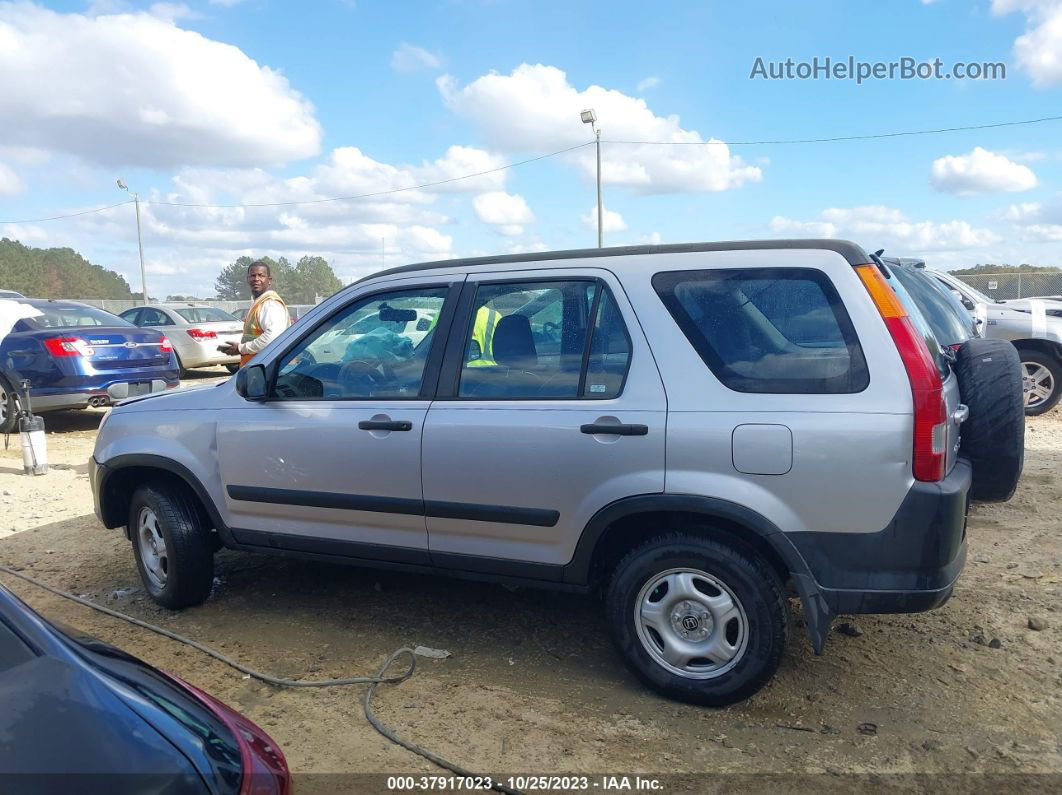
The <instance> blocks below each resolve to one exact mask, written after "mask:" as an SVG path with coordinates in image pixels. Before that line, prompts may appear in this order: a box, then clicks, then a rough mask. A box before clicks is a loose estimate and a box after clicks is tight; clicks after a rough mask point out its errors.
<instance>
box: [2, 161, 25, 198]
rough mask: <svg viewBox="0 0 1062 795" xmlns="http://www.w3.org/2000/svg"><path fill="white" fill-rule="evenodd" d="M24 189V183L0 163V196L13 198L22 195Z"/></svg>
mask: <svg viewBox="0 0 1062 795" xmlns="http://www.w3.org/2000/svg"><path fill="white" fill-rule="evenodd" d="M25 189H26V183H25V182H23V181H22V178H21V177H20V176H19V175H18V174H16V173H15V172H14V171H12V170H11V168H10V167H9V166H7V165H5V164H4V163H0V196H13V195H15V194H16V193H22V191H24V190H25Z"/></svg>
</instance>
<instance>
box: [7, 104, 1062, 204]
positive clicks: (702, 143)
mask: <svg viewBox="0 0 1062 795" xmlns="http://www.w3.org/2000/svg"><path fill="white" fill-rule="evenodd" d="M1052 121H1062V116H1045V117H1043V118H1040V119H1023V120H1021V121H1003V122H995V123H992V124H973V125H967V126H962V127H939V128H935V129H930V130H902V131H898V132H887V133H870V134H866V135H841V136H835V137H832V138H783V139H773V140H761V141H623V140H611V139H606V140H603V141H602V143H608V144H621V145H637V146H768V145H772V146H773V145H784V144H818V143H836V142H839V141H866V140H873V139H882V138H899V137H903V136H913V135H937V134H940V133H949V132H963V131H970V130H989V129H994V128H998V127H1018V126H1023V125H1028V124H1042V123H1044V122H1052ZM594 143H595V141H586V142H585V143H581V144H576V145H575V146H569V147H568V148H567V149H559V150H557V151H556V152H549V153H548V154H544V155H538V156H537V157H529V158H527V159H526V160H518V161H516V162H515V163H507V164H506V165H504V166H498V167H497V168H490V169H487V170H485V171H477V172H475V173H473V174H464V175H462V176H459V177H449V178H447V179H440V180H436V181H434V182H423V183H421V184H419V185H409V186H406V187H404V188H390V189H388V190H381V191H374V192H371V193H359V194H355V195H352V196H331V197H328V198H324V199H303V200H301V201H286V202H257V203H250V204H198V203H195V202H165V201H156V200H150V199H142V200H141V201H143V203H144V204H156V205H160V206H165V207H201V208H204V209H238V208H241V207H248V208H254V207H296V206H299V205H310V204H326V203H329V202H341V201H355V200H357V199H371V198H374V197H377V196H389V195H392V194H395V193H404V192H406V191H411V190H423V189H424V188H434V187H438V186H440V185H448V184H450V183H453V182H460V181H462V180H466V179H474V178H476V177H483V176H486V175H488V174H496V173H498V172H500V171H506V170H508V169H510V168H516V167H517V166H523V165H527V164H528V163H535V162H537V161H539V160H545V159H547V158H551V157H557V156H558V155H563V154H567V153H568V152H574V151H575V150H576V149H582V148H583V147H586V146H591V145H593V144H594ZM130 203H131V201H130V200H126V201H122V202H118V203H116V204H109V205H107V206H105V207H94V208H92V209H89V210H81V211H80V212H76V213H67V214H65V215H53V216H50V217H48V218H27V219H24V220H19V221H0V224H36V223H43V222H45V221H59V220H62V219H64V218H76V217H77V216H80V215H89V214H91V213H99V212H103V211H105V210H111V209H114V208H115V207H121V206H122V205H124V204H130Z"/></svg>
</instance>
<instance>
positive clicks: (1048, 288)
mask: <svg viewBox="0 0 1062 795" xmlns="http://www.w3.org/2000/svg"><path fill="white" fill-rule="evenodd" d="M955 278H957V279H961V280H962V281H964V282H966V283H967V284H968V285H970V286H971V287H973V288H974V289H976V290H980V291H981V292H982V293H984V294H985V295H987V296H988V297H989V298H997V299H999V300H1001V301H1005V300H1007V299H1008V298H1033V297H1036V296H1045V295H1062V271H1051V272H1048V273H978V274H976V275H968V276H960V275H959V274H955Z"/></svg>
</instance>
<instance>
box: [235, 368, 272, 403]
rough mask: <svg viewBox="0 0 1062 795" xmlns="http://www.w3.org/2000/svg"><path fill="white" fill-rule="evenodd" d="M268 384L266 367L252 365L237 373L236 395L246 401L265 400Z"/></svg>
mask: <svg viewBox="0 0 1062 795" xmlns="http://www.w3.org/2000/svg"><path fill="white" fill-rule="evenodd" d="M268 384H269V381H268V379H267V378H266V371H265V365H261V364H252V365H249V366H248V367H241V368H240V369H239V370H238V371H237V372H236V394H237V395H239V396H240V397H242V398H243V399H244V400H256V401H258V400H265V399H266V394H267V392H268V389H269V386H268Z"/></svg>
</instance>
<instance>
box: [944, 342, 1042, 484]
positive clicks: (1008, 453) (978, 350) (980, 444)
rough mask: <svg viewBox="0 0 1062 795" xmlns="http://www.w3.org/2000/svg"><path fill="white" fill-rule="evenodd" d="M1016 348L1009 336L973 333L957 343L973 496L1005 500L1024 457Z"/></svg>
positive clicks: (962, 431)
mask: <svg viewBox="0 0 1062 795" xmlns="http://www.w3.org/2000/svg"><path fill="white" fill-rule="evenodd" d="M1021 373H1022V368H1021V362H1020V361H1019V359H1018V350H1017V349H1016V348H1015V347H1014V346H1013V345H1012V344H1011V343H1009V342H1007V341H1006V340H985V339H972V340H968V341H967V342H965V343H963V346H962V347H961V348H959V352H958V356H957V358H956V363H955V374H956V376H957V377H958V379H959V391H960V392H961V393H962V402H963V403H965V404H966V405H967V406H968V407H969V409H970V414H969V416H968V417H967V418H966V421H965V422H964V423H963V424H962V427H961V428H960V430H959V434H960V438H961V439H962V442H961V445H960V448H959V449H960V451H961V453H962V455H963V456H965V457H966V458H968V459H969V460H970V463H971V464H972V465H973V483H972V484H971V486H970V498H971V499H974V500H979V501H981V502H1005V501H1007V500H1009V499H1010V498H1011V497H1012V496H1013V495H1014V490H1015V489H1016V488H1017V487H1018V479H1019V478H1020V477H1021V469H1022V466H1023V464H1024V462H1025V406H1024V399H1023V397H1022V385H1021Z"/></svg>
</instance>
